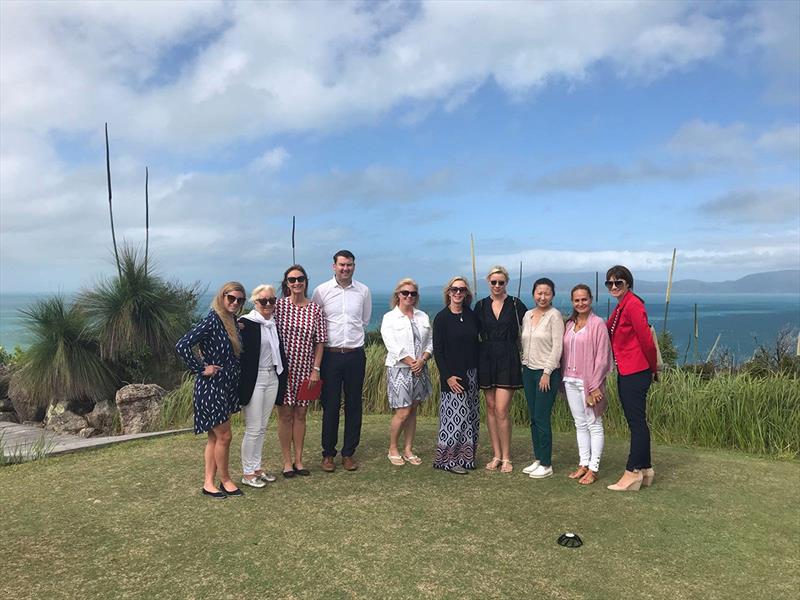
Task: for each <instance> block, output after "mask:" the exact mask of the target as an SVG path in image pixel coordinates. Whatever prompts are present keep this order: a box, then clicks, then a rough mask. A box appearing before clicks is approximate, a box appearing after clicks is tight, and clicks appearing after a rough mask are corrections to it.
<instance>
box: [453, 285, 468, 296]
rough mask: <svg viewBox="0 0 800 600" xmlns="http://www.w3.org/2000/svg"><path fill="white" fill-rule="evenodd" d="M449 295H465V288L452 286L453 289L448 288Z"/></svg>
mask: <svg viewBox="0 0 800 600" xmlns="http://www.w3.org/2000/svg"><path fill="white" fill-rule="evenodd" d="M450 293H451V294H466V293H467V288H465V287H458V286H455V285H454V286H453V287H451V288H450Z"/></svg>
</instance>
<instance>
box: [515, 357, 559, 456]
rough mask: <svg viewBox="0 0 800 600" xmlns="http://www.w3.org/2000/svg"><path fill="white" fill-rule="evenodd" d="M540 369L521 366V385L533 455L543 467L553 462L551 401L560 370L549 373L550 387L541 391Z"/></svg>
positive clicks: (557, 385)
mask: <svg viewBox="0 0 800 600" xmlns="http://www.w3.org/2000/svg"><path fill="white" fill-rule="evenodd" d="M543 374H544V371H543V370H542V369H536V370H533V369H529V368H528V367H525V366H523V367H522V387H523V388H524V389H525V400H527V401H528V412H529V413H530V417H531V442H532V443H533V456H534V458H535V459H537V460H538V461H539V462H540V463H542V465H544V466H545V467H549V466H551V465H552V464H553V429H552V425H551V423H550V420H551V415H552V414H553V403H554V402H555V400H556V393H557V392H558V388H559V386H560V385H561V371H560V370H559V369H556V370H555V371H553V372H552V373H550V389H549V390H548V391H546V392H543V391H542V390H540V389H539V381H540V380H541V379H542V375H543Z"/></svg>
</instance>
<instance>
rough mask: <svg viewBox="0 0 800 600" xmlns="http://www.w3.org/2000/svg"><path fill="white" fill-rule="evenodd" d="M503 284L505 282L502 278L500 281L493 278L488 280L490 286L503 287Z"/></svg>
mask: <svg viewBox="0 0 800 600" xmlns="http://www.w3.org/2000/svg"><path fill="white" fill-rule="evenodd" d="M505 284H506V282H505V281H502V280H501V281H497V280H495V281H490V282H489V285H491V286H492V287H503V286H504V285H505Z"/></svg>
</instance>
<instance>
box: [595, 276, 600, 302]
mask: <svg viewBox="0 0 800 600" xmlns="http://www.w3.org/2000/svg"><path fill="white" fill-rule="evenodd" d="M594 297H595V298H599V297H600V273H598V272H597V271H595V272H594Z"/></svg>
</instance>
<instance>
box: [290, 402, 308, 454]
mask: <svg viewBox="0 0 800 600" xmlns="http://www.w3.org/2000/svg"><path fill="white" fill-rule="evenodd" d="M306 413H308V407H307V406H295V407H294V420H293V421H292V438H293V439H294V464H295V466H296V467H297V468H298V469H302V468H303V444H304V443H305V439H306Z"/></svg>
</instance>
